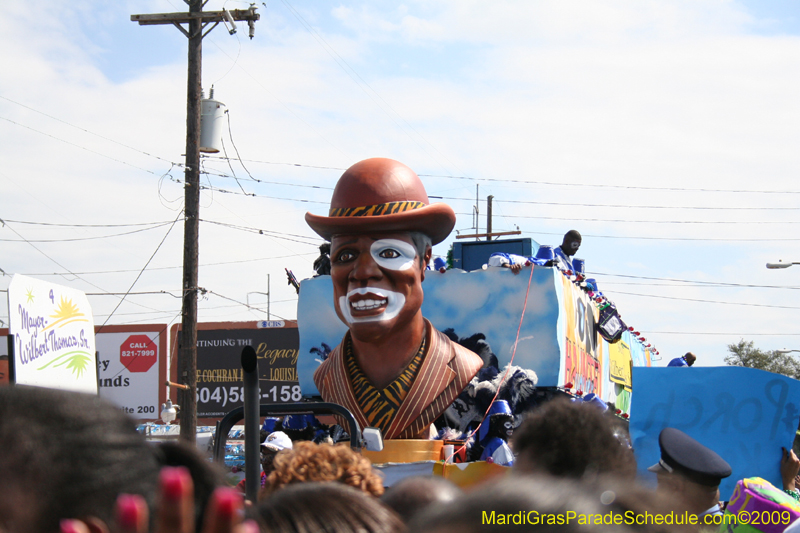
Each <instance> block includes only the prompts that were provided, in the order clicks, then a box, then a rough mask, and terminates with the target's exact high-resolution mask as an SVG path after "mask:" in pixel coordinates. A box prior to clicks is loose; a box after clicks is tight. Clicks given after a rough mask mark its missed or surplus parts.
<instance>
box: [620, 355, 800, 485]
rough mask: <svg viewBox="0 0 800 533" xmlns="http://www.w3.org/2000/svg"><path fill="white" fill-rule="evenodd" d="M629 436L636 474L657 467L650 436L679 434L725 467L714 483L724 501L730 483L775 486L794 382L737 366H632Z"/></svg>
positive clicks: (798, 392)
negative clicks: (759, 481) (756, 481)
mask: <svg viewBox="0 0 800 533" xmlns="http://www.w3.org/2000/svg"><path fill="white" fill-rule="evenodd" d="M633 390H634V391H635V393H636V394H635V395H634V400H633V405H632V406H631V423H630V432H631V440H632V442H633V448H634V451H635V453H636V459H637V462H638V466H639V473H640V475H642V476H643V477H645V478H649V479H651V480H652V481H653V483H655V475H654V474H652V473H651V472H647V470H646V469H647V467H649V466H651V465H653V464H655V463H657V462H658V460H659V457H660V456H661V452H660V450H659V447H658V435H659V433H660V432H661V430H662V429H664V428H665V427H674V428H677V429H680V430H681V431H683V432H684V433H686V434H687V435H689V436H691V437H692V438H694V439H695V440H697V441H698V442H700V443H701V444H703V445H704V446H706V447H708V448H710V449H712V450H714V451H715V452H717V453H718V454H719V455H720V456H721V457H722V458H723V459H725V460H726V461H727V462H728V463H729V464H730V465H731V468H732V469H733V474H732V475H731V476H730V477H729V478H727V479H724V480H723V481H722V484H721V485H720V497H721V498H722V499H723V500H729V499H730V496H731V494H732V492H733V489H734V486H735V485H736V482H737V481H738V480H740V479H743V478H747V477H761V478H764V479H766V480H767V481H769V482H770V483H772V484H773V485H775V486H776V487H778V488H783V486H782V481H781V475H780V459H781V447H782V446H783V447H785V448H786V449H787V450H788V449H791V447H792V442H793V441H794V436H795V432H796V431H797V425H798V420H800V381H797V380H794V379H791V378H788V377H785V376H782V375H779V374H773V373H771V372H766V371H764V370H757V369H754V368H743V367H735V366H730V367H705V368H703V367H700V368H696V367H691V368H689V367H663V368H654V367H634V368H633Z"/></svg>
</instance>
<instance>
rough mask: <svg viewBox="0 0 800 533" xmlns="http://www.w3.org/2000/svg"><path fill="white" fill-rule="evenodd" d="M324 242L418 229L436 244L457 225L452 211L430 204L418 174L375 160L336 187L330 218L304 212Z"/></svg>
mask: <svg viewBox="0 0 800 533" xmlns="http://www.w3.org/2000/svg"><path fill="white" fill-rule="evenodd" d="M306 222H307V223H308V225H309V226H311V229H313V230H314V231H316V232H317V233H318V234H319V235H320V236H322V237H323V238H324V239H327V240H331V237H333V236H334V235H352V234H359V233H365V232H392V231H419V232H421V233H424V234H425V235H428V236H429V237H430V238H431V241H432V242H433V244H438V243H440V242H442V241H443V240H445V239H446V238H447V236H448V235H449V234H450V232H451V231H452V230H453V226H455V224H456V214H455V213H454V212H453V209H452V208H451V207H450V206H449V205H447V204H442V203H436V204H431V203H430V201H429V200H428V193H426V192H425V187H424V186H423V185H422V181H421V180H420V179H419V176H417V174H416V173H415V172H414V171H413V170H411V169H410V168H408V167H407V166H405V165H404V164H403V163H400V162H399V161H395V160H393V159H385V158H381V157H375V158H372V159H365V160H364V161H359V162H358V163H356V164H355V165H353V166H352V167H350V168H348V169H347V170H345V171H344V174H342V177H340V178H339V181H338V182H337V183H336V188H335V189H334V190H333V196H332V197H331V209H330V212H329V214H328V216H327V217H321V216H318V215H313V214H311V213H306Z"/></svg>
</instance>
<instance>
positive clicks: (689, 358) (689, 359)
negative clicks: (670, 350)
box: [667, 352, 697, 366]
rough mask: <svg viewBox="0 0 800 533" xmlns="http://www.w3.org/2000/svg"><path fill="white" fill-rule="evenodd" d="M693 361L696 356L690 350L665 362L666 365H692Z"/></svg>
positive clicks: (695, 359)
mask: <svg viewBox="0 0 800 533" xmlns="http://www.w3.org/2000/svg"><path fill="white" fill-rule="evenodd" d="M695 361H697V356H695V355H694V354H693V353H692V352H686V354H685V355H684V356H683V357H676V358H675V359H673V360H672V361H670V362H669V363H667V366H692V365H693V364H694V362H695Z"/></svg>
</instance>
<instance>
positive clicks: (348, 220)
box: [306, 203, 456, 244]
mask: <svg viewBox="0 0 800 533" xmlns="http://www.w3.org/2000/svg"><path fill="white" fill-rule="evenodd" d="M306 223H308V225H309V226H311V229H313V230H314V231H315V232H317V234H318V235H319V236H320V237H322V238H323V239H325V240H328V241H329V240H331V239H332V238H333V236H334V235H354V234H360V233H366V232H369V233H379V232H395V231H419V232H420V233H424V234H425V235H427V236H429V237H430V238H431V243H432V244H439V243H440V242H442V241H443V240H445V239H446V238H447V236H448V235H450V232H451V231H453V227H454V226H455V225H456V214H455V212H454V211H453V209H452V208H451V207H450V206H449V205H447V204H443V203H436V204H430V205H426V206H425V207H421V208H419V209H414V210H413V211H404V212H402V213H394V214H391V215H380V216H363V217H323V216H319V215H314V214H312V213H306Z"/></svg>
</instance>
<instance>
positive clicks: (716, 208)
mask: <svg viewBox="0 0 800 533" xmlns="http://www.w3.org/2000/svg"><path fill="white" fill-rule="evenodd" d="M429 198H440V199H442V200H463V201H469V202H474V201H475V198H460V197H456V196H429ZM494 202H499V203H503V204H530V205H553V206H560V207H602V208H614V209H687V210H704V211H748V210H749V211H800V207H773V206H770V207H736V206H692V205H639V204H585V203H577V202H539V201H536V200H503V199H498V198H495V199H494Z"/></svg>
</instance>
